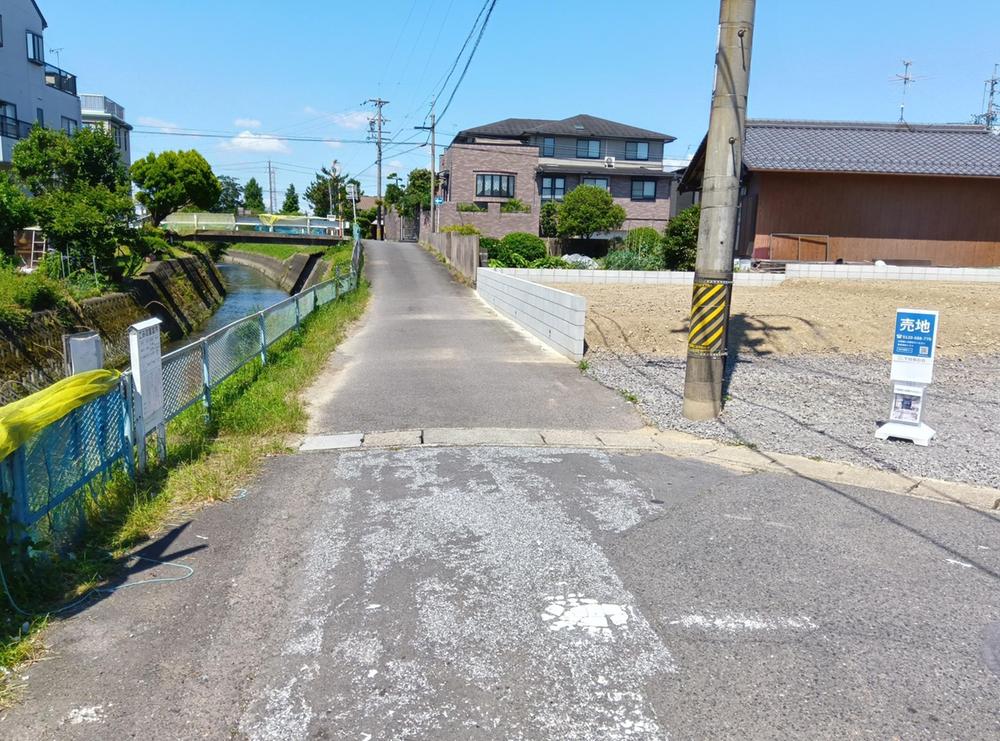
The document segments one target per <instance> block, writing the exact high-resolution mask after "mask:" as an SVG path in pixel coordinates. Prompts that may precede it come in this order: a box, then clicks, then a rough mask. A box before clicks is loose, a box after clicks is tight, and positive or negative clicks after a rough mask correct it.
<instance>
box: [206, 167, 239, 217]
mask: <svg viewBox="0 0 1000 741" xmlns="http://www.w3.org/2000/svg"><path fill="white" fill-rule="evenodd" d="M216 179H217V180H218V181H219V199H218V200H217V201H216V202H215V207H214V208H213V209H212V210H213V211H215V212H216V213H235V212H236V211H237V210H239V208H240V207H241V206H242V205H243V186H242V185H240V181H239V180H237V179H236V178H234V177H231V176H230V175H219V176H218V177H217V178H216Z"/></svg>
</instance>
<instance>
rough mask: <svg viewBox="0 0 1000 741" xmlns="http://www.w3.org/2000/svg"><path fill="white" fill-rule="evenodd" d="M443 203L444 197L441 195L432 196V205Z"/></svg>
mask: <svg viewBox="0 0 1000 741" xmlns="http://www.w3.org/2000/svg"><path fill="white" fill-rule="evenodd" d="M443 203H444V198H443V197H441V196H436V197H435V198H434V205H435V206H440V205H441V204H443Z"/></svg>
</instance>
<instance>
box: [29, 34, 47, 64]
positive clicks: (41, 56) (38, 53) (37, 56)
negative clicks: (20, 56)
mask: <svg viewBox="0 0 1000 741" xmlns="http://www.w3.org/2000/svg"><path fill="white" fill-rule="evenodd" d="M27 38H28V61H29V62H34V63H35V64H45V42H44V41H43V40H42V36H41V34H37V33H33V32H31V31H28V33H27Z"/></svg>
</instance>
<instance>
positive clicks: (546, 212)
mask: <svg viewBox="0 0 1000 741" xmlns="http://www.w3.org/2000/svg"><path fill="white" fill-rule="evenodd" d="M538 230H539V231H540V232H541V233H542V236H543V237H555V236H557V235H558V233H559V204H558V203H556V202H555V201H546V202H545V203H543V204H542V210H541V211H540V212H539V219H538Z"/></svg>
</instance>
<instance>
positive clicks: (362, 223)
mask: <svg viewBox="0 0 1000 741" xmlns="http://www.w3.org/2000/svg"><path fill="white" fill-rule="evenodd" d="M377 211H378V209H377V208H376V207H375V206H372V207H371V208H366V209H358V228H359V229H360V230H361V234H362V236H364V237H372V236H374V232H373V229H374V226H375V219H377V218H378V215H377Z"/></svg>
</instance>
